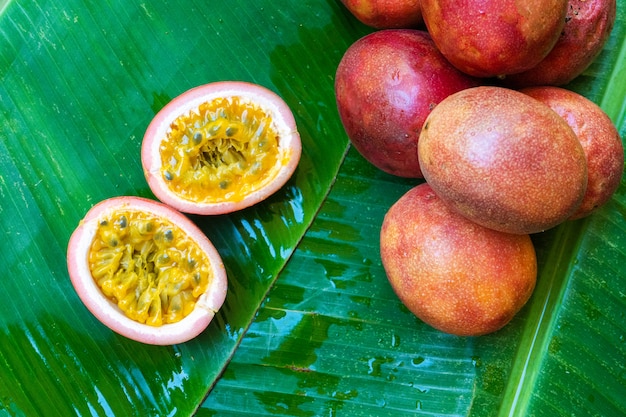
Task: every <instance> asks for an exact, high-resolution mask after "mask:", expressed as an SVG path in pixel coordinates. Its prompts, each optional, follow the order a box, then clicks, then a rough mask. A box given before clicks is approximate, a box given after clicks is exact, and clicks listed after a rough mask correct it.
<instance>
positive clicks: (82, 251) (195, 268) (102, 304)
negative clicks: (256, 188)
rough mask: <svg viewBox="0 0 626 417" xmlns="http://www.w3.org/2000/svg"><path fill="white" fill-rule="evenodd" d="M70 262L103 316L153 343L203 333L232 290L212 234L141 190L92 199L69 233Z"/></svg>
mask: <svg viewBox="0 0 626 417" xmlns="http://www.w3.org/2000/svg"><path fill="white" fill-rule="evenodd" d="M67 265H68V271H69V275H70V279H71V282H72V285H73V286H74V288H75V290H76V293H77V294H78V296H79V298H80V299H81V300H82V302H83V303H84V304H85V306H86V307H87V309H88V310H89V311H91V313H92V314H93V315H94V316H95V317H96V318H98V319H99V320H100V321H101V322H102V323H103V324H104V325H106V326H107V327H109V328H110V329H112V330H113V331H115V332H117V333H119V334H121V335H123V336H125V337H128V338H130V339H133V340H136V341H139V342H143V343H147V344H154V345H171V344H177V343H182V342H185V341H188V340H190V339H192V338H194V337H196V336H197V335H199V334H200V333H201V332H202V331H203V330H204V329H205V328H206V327H207V326H208V325H209V323H210V322H211V320H212V319H213V317H214V315H215V313H216V312H217V311H218V310H219V309H220V307H221V306H222V304H223V303H224V299H225V297H226V290H227V277H226V271H225V269H224V264H223V262H222V260H221V257H220V255H219V253H218V252H217V250H216V248H215V247H214V246H213V244H212V243H211V242H210V241H209V239H208V238H207V237H206V235H204V233H203V232H202V231H201V230H200V229H199V228H198V227H197V226H196V225H195V224H194V223H193V222H191V220H189V219H188V218H187V217H185V216H184V215H183V214H182V213H180V212H178V211H176V210H174V209H172V208H171V207H168V206H166V205H165V204H162V203H159V202H157V201H153V200H148V199H144V198H140V197H114V198H111V199H108V200H104V201H102V202H100V203H98V204H96V205H95V206H93V207H92V208H91V209H90V210H89V211H88V212H87V214H86V215H85V217H84V218H83V220H82V221H81V222H80V224H79V225H78V227H77V228H76V230H75V231H74V233H73V234H72V236H71V237H70V240H69V244H68V249H67Z"/></svg>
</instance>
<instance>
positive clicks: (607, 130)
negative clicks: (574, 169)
mask: <svg viewBox="0 0 626 417" xmlns="http://www.w3.org/2000/svg"><path fill="white" fill-rule="evenodd" d="M520 91H521V92H522V93H524V94H527V95H529V96H531V97H533V98H535V99H537V100H539V101H541V102H542V103H544V104H546V105H548V106H549V107H550V108H551V109H552V110H554V111H555V112H556V113H558V114H559V115H560V116H561V117H563V119H565V121H566V122H567V124H568V125H569V126H570V127H571V128H572V130H573V131H574V133H576V136H578V139H579V140H580V143H581V144H582V147H583V150H584V151H585V156H586V158H587V173H588V180H587V192H586V193H585V196H584V198H583V201H582V203H581V205H580V207H579V208H578V210H576V211H575V212H574V214H572V215H571V216H570V217H569V219H570V220H574V219H580V218H582V217H586V216H588V215H590V214H591V213H593V212H594V211H596V210H597V209H598V208H600V207H601V206H603V205H604V204H605V203H606V202H607V201H608V200H610V198H611V196H612V195H613V194H614V193H615V191H616V190H617V188H618V187H619V185H620V181H621V179H622V174H623V173H624V146H623V145H622V139H621V137H620V135H619V132H618V131H617V129H616V127H615V125H614V124H613V122H612V121H611V119H610V118H609V116H608V115H607V114H606V113H605V112H604V111H603V110H602V109H601V108H600V107H599V106H598V105H597V104H596V103H594V102H593V101H591V100H589V99H587V98H586V97H583V96H581V95H580V94H578V93H575V92H573V91H570V90H566V89H564V88H559V87H551V86H541V87H529V88H525V89H522V90H520Z"/></svg>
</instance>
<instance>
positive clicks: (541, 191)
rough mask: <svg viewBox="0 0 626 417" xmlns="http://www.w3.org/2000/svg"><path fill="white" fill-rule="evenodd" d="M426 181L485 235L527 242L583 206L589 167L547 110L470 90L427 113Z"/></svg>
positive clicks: (511, 93) (500, 93)
mask: <svg viewBox="0 0 626 417" xmlns="http://www.w3.org/2000/svg"><path fill="white" fill-rule="evenodd" d="M418 156H419V161H420V166H421V168H422V172H423V173H424V178H425V179H426V181H428V183H429V184H430V186H431V187H432V188H433V190H435V192H436V193H437V195H439V197H441V199H443V200H444V201H445V202H446V203H448V205H449V206H450V207H452V208H453V209H455V210H456V211H457V212H459V213H461V214H462V215H464V216H466V217H467V218H469V219H470V220H473V221H475V222H476V223H478V224H481V225H483V226H485V227H490V228H492V229H495V230H500V231H502V232H507V233H517V234H529V233H537V232H541V231H544V230H547V229H550V228H552V227H554V226H556V225H558V224H559V223H562V222H564V221H565V220H567V219H568V218H569V217H570V216H571V215H572V214H573V213H574V212H575V211H576V210H577V209H578V207H579V206H580V204H581V203H582V200H583V197H584V195H585V191H586V188H587V162H586V158H585V152H584V150H583V147H582V145H581V143H580V141H579V140H578V137H577V136H576V134H575V133H574V131H573V130H572V128H571V127H570V126H569V125H568V124H567V122H565V120H564V119H563V118H562V117H561V116H559V115H558V114H557V113H556V112H555V111H553V110H552V109H551V108H550V107H549V106H547V105H546V104H543V103H541V102H540V101H538V100H536V99H534V98H532V97H530V96H528V95H526V94H523V93H520V92H519V91H515V90H510V89H508V88H502V87H494V86H482V87H475V88H469V89H466V90H463V91H460V92H458V93H455V94H452V95H451V96H449V97H447V98H445V99H444V100H443V101H442V102H441V103H439V104H438V105H437V107H435V108H434V109H433V111H432V112H431V113H430V115H429V116H428V118H427V119H426V122H425V123H424V128H423V129H422V132H421V134H420V138H419V142H418Z"/></svg>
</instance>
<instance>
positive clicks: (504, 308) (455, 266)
mask: <svg viewBox="0 0 626 417" xmlns="http://www.w3.org/2000/svg"><path fill="white" fill-rule="evenodd" d="M380 252H381V259H382V262H383V266H384V268H385V271H386V273H387V278H388V279H389V283H390V284H391V286H392V288H393V289H394V291H395V292H396V294H397V295H398V297H399V298H400V300H401V301H402V303H403V304H404V305H405V306H406V307H407V308H408V309H409V310H410V311H411V312H413V314H415V315H416V316H417V317H418V318H420V319H421V320H422V321H424V322H425V323H427V324H429V325H431V326H433V327H435V328H436V329H439V330H441V331H444V332H446V333H451V334H455V335H459V336H477V335H482V334H486V333H491V332H494V331H496V330H498V329H500V328H502V327H503V326H504V325H506V324H507V323H508V322H509V321H510V320H511V319H512V318H513V317H514V315H515V314H516V313H517V312H518V311H519V310H520V309H521V308H522V306H524V304H525V303H526V302H527V300H528V299H529V297H530V296H531V294H532V292H533V289H534V287H535V282H536V277H537V259H536V255H535V249H534V247H533V244H532V242H531V239H530V237H529V236H528V235H513V234H508V233H502V232H498V231H495V230H492V229H488V228H485V227H482V226H480V225H478V224H476V223H474V222H472V221H470V220H467V219H466V218H465V217H463V216H461V215H459V214H458V213H456V212H455V211H453V210H450V209H449V207H448V206H447V205H446V204H445V203H444V202H443V201H442V200H441V199H440V198H439V197H438V196H437V194H435V192H434V191H433V190H432V188H431V187H430V186H429V185H428V184H427V183H423V184H420V185H418V186H416V187H414V188H412V189H411V190H409V191H408V192H407V193H406V194H405V195H404V196H402V197H401V198H400V199H399V200H398V201H397V202H396V203H395V204H394V205H393V206H392V207H391V208H390V209H389V211H388V212H387V214H386V215H385V218H384V220H383V224H382V228H381V233H380Z"/></svg>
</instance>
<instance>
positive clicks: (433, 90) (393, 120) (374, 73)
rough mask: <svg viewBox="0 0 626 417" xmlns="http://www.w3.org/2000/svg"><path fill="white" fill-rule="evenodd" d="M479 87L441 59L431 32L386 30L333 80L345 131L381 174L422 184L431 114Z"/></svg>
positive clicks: (358, 47)
mask: <svg viewBox="0 0 626 417" xmlns="http://www.w3.org/2000/svg"><path fill="white" fill-rule="evenodd" d="M476 85H478V81H477V80H475V79H473V78H471V77H469V76H468V75H466V74H463V73H461V72H460V71H459V70H457V69H456V68H454V67H453V66H452V65H450V63H449V62H448V61H447V60H446V59H445V58H444V57H443V55H441V53H440V52H439V51H438V50H437V48H436V47H435V44H434V43H433V41H432V39H431V38H430V35H429V34H428V32H425V31H420V30H412V29H387V30H380V31H377V32H374V33H371V34H369V35H366V36H364V37H362V38H360V39H359V40H357V41H356V42H355V43H353V44H352V45H351V46H350V47H349V48H348V49H347V50H346V52H345V53H344V55H343V57H342V59H341V61H340V63H339V66H338V67H337V73H336V77H335V97H336V100H337V108H338V111H339V116H340V118H341V122H342V124H343V127H344V129H345V131H346V133H347V135H348V137H349V138H350V141H351V142H352V144H353V145H354V147H355V148H356V149H357V150H358V151H359V153H360V154H361V155H363V157H364V158H365V159H367V160H368V161H369V162H370V163H371V164H372V165H374V166H376V167H377V168H379V169H381V170H383V171H385V172H387V173H389V174H392V175H397V176H399V177H406V178H421V177H422V172H421V170H420V167H419V161H418V159H417V141H418V139H419V135H420V131H421V130H422V125H423V123H424V120H426V117H427V116H428V114H429V113H430V111H431V110H432V108H433V107H434V106H435V105H436V104H437V103H439V102H440V101H441V100H443V99H444V98H445V97H447V96H448V95H450V94H452V93H455V92H457V91H460V90H463V89H465V88H468V87H473V86H476Z"/></svg>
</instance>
